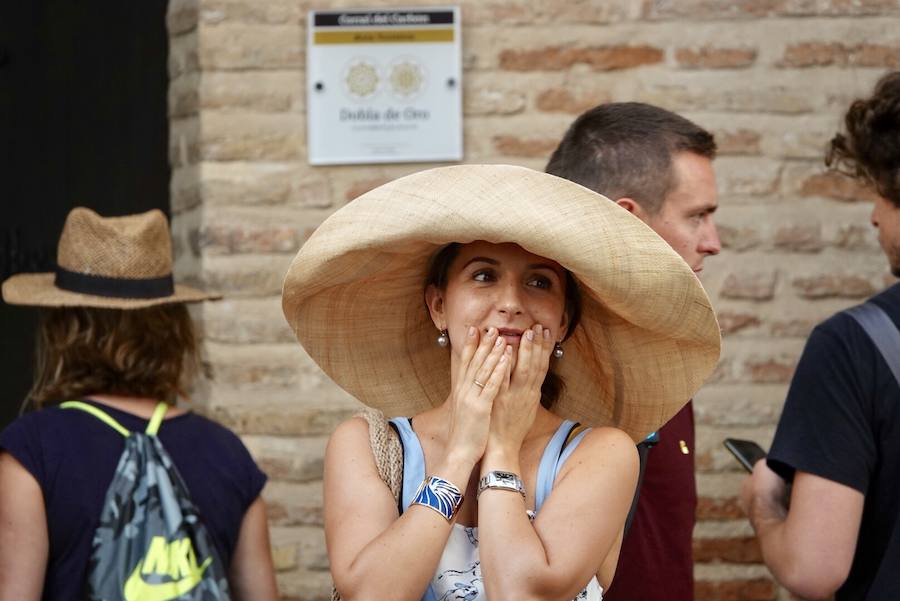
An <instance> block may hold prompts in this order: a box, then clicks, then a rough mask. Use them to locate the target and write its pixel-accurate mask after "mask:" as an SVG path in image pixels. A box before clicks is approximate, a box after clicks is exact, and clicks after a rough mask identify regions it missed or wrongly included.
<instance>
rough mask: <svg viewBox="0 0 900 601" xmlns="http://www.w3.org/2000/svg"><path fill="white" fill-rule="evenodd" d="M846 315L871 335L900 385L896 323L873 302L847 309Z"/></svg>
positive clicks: (899, 333)
mask: <svg viewBox="0 0 900 601" xmlns="http://www.w3.org/2000/svg"><path fill="white" fill-rule="evenodd" d="M846 313H847V314H848V315H849V316H850V317H852V318H853V319H855V320H856V322H857V323H858V324H859V325H860V326H862V329H863V330H865V332H866V334H868V335H869V338H871V340H872V342H873V343H874V344H875V347H876V348H877V349H878V351H879V352H880V353H881V356H882V357H884V361H885V363H887V364H888V367H889V368H890V369H891V373H893V374H894V379H895V380H897V383H898V384H900V331H897V326H896V325H895V324H894V321H893V320H892V319H891V318H890V317H889V316H888V314H887V313H885V312H884V309H882V308H881V307H879V306H878V305H876V304H875V303H873V302H871V301H869V302H866V303H863V304H861V305H857V306H856V307H853V308H852V309H847V311H846Z"/></svg>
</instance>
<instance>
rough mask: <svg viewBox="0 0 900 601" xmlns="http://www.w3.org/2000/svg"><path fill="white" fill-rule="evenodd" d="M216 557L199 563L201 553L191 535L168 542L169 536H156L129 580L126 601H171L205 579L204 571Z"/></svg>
mask: <svg viewBox="0 0 900 601" xmlns="http://www.w3.org/2000/svg"><path fill="white" fill-rule="evenodd" d="M210 563H212V557H208V558H207V559H206V561H204V562H203V564H202V565H197V556H196V554H195V553H194V547H193V545H192V544H191V539H189V538H182V539H179V540H174V541H172V542H168V543H167V542H166V539H165V537H162V536H154V537H153V540H152V541H150V548H149V549H148V550H147V554H146V555H145V556H144V559H142V560H140V561H139V562H138V564H137V566H135V568H134V571H133V572H131V576H129V577H128V580H127V581H126V582H125V587H124V588H123V589H122V594H123V595H124V597H125V601H171V599H177V598H178V597H180V596H181V595H183V594H185V593H187V592H189V591H190V590H191V589H192V588H194V587H195V586H197V585H198V584H200V582H201V581H202V580H203V573H204V572H205V571H206V568H207V567H209V564H210ZM149 575H156V576H167V577H169V578H170V579H171V580H168V581H166V582H147V581H146V580H144V576H149Z"/></svg>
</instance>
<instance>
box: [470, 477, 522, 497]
mask: <svg viewBox="0 0 900 601" xmlns="http://www.w3.org/2000/svg"><path fill="white" fill-rule="evenodd" d="M489 488H499V489H501V490H512V491H515V492H517V493H519V494H520V495H522V497H524V496H525V485H524V484H523V483H522V479H521V478H519V475H518V474H514V473H512V472H501V471H492V472H488V473H487V474H486V475H485V476H484V477H483V478H482V479H481V480H479V481H478V493H477V494H476V496H475V498H476V499H477V498H478V497H480V496H481V493H482V492H484V491H485V490H487V489H489Z"/></svg>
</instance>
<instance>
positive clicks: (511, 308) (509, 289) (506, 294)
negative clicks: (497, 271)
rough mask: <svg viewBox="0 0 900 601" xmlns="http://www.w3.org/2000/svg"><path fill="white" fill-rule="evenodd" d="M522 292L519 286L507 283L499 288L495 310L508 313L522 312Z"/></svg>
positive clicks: (516, 313)
mask: <svg viewBox="0 0 900 601" xmlns="http://www.w3.org/2000/svg"><path fill="white" fill-rule="evenodd" d="M521 295H522V293H521V290H519V286H518V285H517V284H514V283H509V284H506V285H504V286H502V287H501V288H500V291H499V298H498V299H497V310H498V311H500V313H506V314H508V315H518V314H520V313H521V312H522V296H521Z"/></svg>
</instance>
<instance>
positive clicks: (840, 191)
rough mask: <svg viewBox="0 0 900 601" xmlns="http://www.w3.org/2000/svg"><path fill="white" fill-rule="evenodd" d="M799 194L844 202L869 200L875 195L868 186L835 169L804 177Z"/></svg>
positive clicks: (872, 199) (873, 198)
mask: <svg viewBox="0 0 900 601" xmlns="http://www.w3.org/2000/svg"><path fill="white" fill-rule="evenodd" d="M800 194H801V195H803V196H821V197H824V198H832V199H834V200H841V201H844V202H858V201H866V202H871V201H874V200H875V198H876V197H877V195H876V194H875V192H874V191H873V190H872V189H871V188H870V187H869V186H866V185H864V184H862V183H860V182H859V181H858V180H855V179H853V178H852V177H848V176H846V175H844V174H842V173H838V172H837V171H826V172H824V173H817V174H816V175H812V176H810V177H808V178H806V179H805V180H804V181H803V183H802V184H801V186H800Z"/></svg>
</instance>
